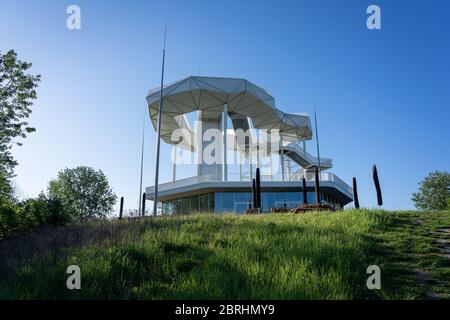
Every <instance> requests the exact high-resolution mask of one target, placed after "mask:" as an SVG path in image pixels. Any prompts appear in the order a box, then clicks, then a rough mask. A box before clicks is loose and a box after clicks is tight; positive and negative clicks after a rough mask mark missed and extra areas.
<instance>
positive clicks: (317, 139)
mask: <svg viewBox="0 0 450 320" xmlns="http://www.w3.org/2000/svg"><path fill="white" fill-rule="evenodd" d="M314 124H315V127H316V145H317V161H318V163H319V168H318V170H319V181H320V152H319V130H318V129H317V113H316V110H315V109H314Z"/></svg>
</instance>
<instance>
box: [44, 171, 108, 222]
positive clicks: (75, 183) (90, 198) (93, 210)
mask: <svg viewBox="0 0 450 320" xmlns="http://www.w3.org/2000/svg"><path fill="white" fill-rule="evenodd" d="M48 196H49V198H50V199H58V200H60V201H61V203H62V205H63V206H64V208H65V210H68V212H70V214H71V216H72V218H73V219H74V220H75V221H81V222H82V221H89V220H94V219H104V218H106V217H107V216H108V214H109V213H110V212H111V211H112V209H113V206H114V204H115V203H116V200H117V196H116V195H115V194H114V192H113V191H112V189H111V188H110V186H109V182H108V179H107V177H106V176H105V174H104V173H103V172H102V171H101V170H99V171H96V170H94V169H93V168H90V167H86V166H80V167H76V168H74V169H67V168H66V169H64V170H63V171H60V172H59V173H58V177H57V178H56V179H54V180H52V181H50V183H49V187H48Z"/></svg>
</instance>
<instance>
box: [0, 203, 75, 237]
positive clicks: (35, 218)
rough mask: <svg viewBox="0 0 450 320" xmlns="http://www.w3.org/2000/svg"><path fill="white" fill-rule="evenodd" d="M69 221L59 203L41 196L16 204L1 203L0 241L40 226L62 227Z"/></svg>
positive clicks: (66, 213)
mask: <svg viewBox="0 0 450 320" xmlns="http://www.w3.org/2000/svg"><path fill="white" fill-rule="evenodd" d="M70 221H71V219H70V215H69V214H68V212H67V211H66V210H64V208H63V206H62V204H61V202H60V201H59V200H57V199H49V198H47V197H46V196H45V195H43V194H40V195H39V196H38V197H37V198H36V199H27V200H25V201H23V202H21V203H18V204H15V203H12V202H3V203H2V204H0V239H3V238H5V237H7V236H9V235H11V234H14V233H18V232H25V231H29V230H32V229H35V228H37V227H39V226H42V225H64V224H66V223H68V222H70Z"/></svg>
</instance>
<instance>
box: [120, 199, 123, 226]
mask: <svg viewBox="0 0 450 320" xmlns="http://www.w3.org/2000/svg"><path fill="white" fill-rule="evenodd" d="M122 214H123V197H120V210H119V219H120V220H122Z"/></svg>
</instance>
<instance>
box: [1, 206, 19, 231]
mask: <svg viewBox="0 0 450 320" xmlns="http://www.w3.org/2000/svg"><path fill="white" fill-rule="evenodd" d="M17 209H18V208H17V205H15V204H14V203H12V202H9V201H2V202H0V239H3V238H5V237H6V236H8V235H10V234H12V233H14V232H17V231H18V229H19V219H18V214H17V211H18V210H17Z"/></svg>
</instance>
